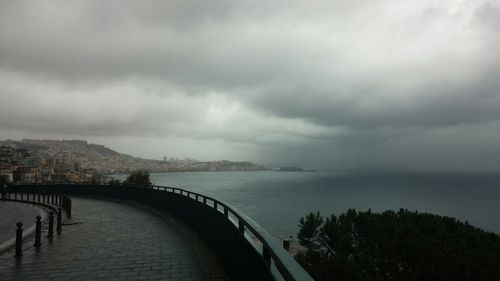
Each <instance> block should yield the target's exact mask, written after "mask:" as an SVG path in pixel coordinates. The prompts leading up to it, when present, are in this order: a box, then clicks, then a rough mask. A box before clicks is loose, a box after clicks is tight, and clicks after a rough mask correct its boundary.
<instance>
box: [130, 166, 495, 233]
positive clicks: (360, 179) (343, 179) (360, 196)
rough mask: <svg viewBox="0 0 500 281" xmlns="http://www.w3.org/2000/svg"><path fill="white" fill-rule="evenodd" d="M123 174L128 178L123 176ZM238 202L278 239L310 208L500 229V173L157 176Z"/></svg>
mask: <svg viewBox="0 0 500 281" xmlns="http://www.w3.org/2000/svg"><path fill="white" fill-rule="evenodd" d="M122 178H123V177H122ZM151 178H152V181H153V182H154V183H155V184H157V185H166V186H173V187H181V188H184V189H186V190H190V191H194V192H199V193H202V194H205V195H209V196H211V197H215V198H217V199H220V200H222V201H225V202H227V203H230V204H232V205H234V206H235V207H237V208H239V209H240V210H241V211H243V212H244V213H246V214H247V215H248V216H250V217H251V218H253V219H254V220H255V221H257V222H258V223H259V224H261V225H262V226H263V227H264V228H266V229H267V230H268V231H269V232H270V233H271V234H273V235H274V236H275V237H277V238H283V237H288V236H289V235H291V234H293V235H295V234H296V232H297V229H298V227H297V224H298V221H299V219H300V218H301V217H302V216H304V215H306V214H307V213H309V212H312V211H314V212H316V211H319V212H321V213H322V214H323V215H326V214H328V215H329V214H331V213H334V214H339V213H342V212H344V211H346V210H347V209H349V208H356V209H358V210H367V209H369V208H371V209H372V210H373V211H384V210H388V209H392V210H397V209H399V208H407V209H410V210H418V211H421V212H428V213H434V214H439V215H446V216H452V217H455V218H458V219H459V220H461V221H466V220H467V221H469V223H470V224H472V225H474V226H477V227H480V228H483V229H485V230H489V231H494V232H496V233H499V234H500V174H401V173H400V174H352V173H341V172H331V171H318V172H272V171H265V172H196V173H158V174H152V175H151Z"/></svg>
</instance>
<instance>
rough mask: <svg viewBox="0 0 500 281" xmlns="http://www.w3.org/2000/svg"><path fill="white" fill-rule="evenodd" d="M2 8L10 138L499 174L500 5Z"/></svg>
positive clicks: (5, 123) (2, 81) (2, 70)
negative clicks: (167, 145)
mask: <svg viewBox="0 0 500 281" xmlns="http://www.w3.org/2000/svg"><path fill="white" fill-rule="evenodd" d="M4 2H5V3H2V9H1V10H0V38H1V40H0V101H1V104H0V109H1V111H0V117H1V121H0V125H1V129H2V130H3V131H4V132H7V131H8V130H17V131H24V132H30V134H31V133H34V132H38V133H42V132H45V133H46V132H53V133H54V134H58V135H59V134H65V133H67V134H71V135H81V136H82V137H85V136H87V137H95V136H98V137H99V138H101V140H103V141H105V138H106V136H109V137H110V138H115V137H118V136H129V137H134V136H138V135H146V136H149V137H150V138H151V141H154V142H158V140H159V139H162V138H163V139H165V138H189V139H197V140H205V141H206V142H207V143H209V142H210V141H213V140H218V141H219V140H224V141H227V142H228V143H251V144H252V145H257V146H258V147H260V151H261V152H262V155H264V156H262V157H264V158H265V159H264V158H263V161H269V162H273V161H274V162H279V161H280V160H279V159H285V158H287V159H288V158H289V161H291V162H294V161H299V160H300V161H306V162H307V161H309V162H310V163H315V162H321V163H323V164H324V165H325V166H334V167H344V166H345V167H350V168H355V167H362V168H370V167H374V166H383V167H386V166H387V167H388V168H390V167H393V168H394V167H398V166H405V167H406V166H408V167H406V168H411V167H425V166H426V165H427V162H426V160H429V159H434V158H436V157H434V156H435V155H437V154H436V153H435V152H436V151H444V152H443V153H440V154H439V155H440V157H439V161H438V159H436V160H434V161H431V162H435V163H438V162H439V163H440V164H439V165H438V166H439V167H440V168H441V167H446V163H449V164H450V165H449V166H450V167H451V166H453V167H455V168H464V169H465V168H475V167H477V166H478V164H481V161H480V159H482V160H484V161H482V163H483V164H484V165H479V166H481V167H479V168H484V169H495V168H500V161H497V160H498V159H496V158H495V159H494V157H493V156H492V154H491V153H488V152H490V151H492V150H495V149H497V148H498V147H496V145H495V141H496V140H499V141H500V134H496V133H490V131H491V130H495V129H496V128H497V124H498V121H499V120H500V110H498V109H499V108H500V93H499V89H500V82H499V80H498V79H497V77H500V76H499V75H500V57H499V56H498V55H497V54H496V52H495V50H496V46H497V45H498V44H499V43H500V36H499V35H498V34H500V33H499V32H498V31H499V30H498V29H499V27H500V5H499V4H498V3H496V2H493V1H482V0H478V1H460V2H459V1H451V0H450V1H440V2H439V3H435V1H404V2H400V1H390V0H386V1H361V0H359V1H296V2H290V1H284V0H283V1H278V0H276V1H262V2H256V1H251V2H249V1H189V0H188V1H180V0H179V1H140V2H137V1H105V2H104V1H81V2H79V3H75V2H71V3H70V2H68V1H4ZM0 131H1V130H0ZM450 131H454V132H456V133H455V134H450V133H449V132H450ZM469 133H470V134H474V135H475V136H474V137H471V136H470V135H469ZM2 134H4V133H2ZM21 135H22V134H21ZM5 137H9V136H7V135H6V136H5ZM415 140H418V141H417V142H416V141H415ZM492 140H494V141H492ZM452 142H453V143H454V145H452V146H451V147H450V143H452ZM219 144H220V143H219ZM213 145H214V146H215V145H216V144H215V142H213ZM217 145H218V144H217ZM207 149H210V148H207ZM391 149H393V150H392V151H391ZM410 149H411V150H414V151H417V152H415V153H416V154H417V155H421V156H419V157H416V158H415V157H413V158H412V157H409V156H408V155H406V154H405V151H408V150H410ZM131 150H133V151H136V152H138V153H141V152H140V149H137V148H133V149H131ZM218 151H219V152H220V150H218ZM228 151H229V150H228ZM256 151H258V150H256V149H252V150H251V154H252V155H250V154H249V155H248V157H250V156H253V155H254V154H255V153H256ZM291 151H293V152H294V153H290V152H291ZM302 151H304V152H302ZM314 151H317V152H314ZM465 151H467V152H465ZM471 151H472V152H471ZM232 152H233V153H234V149H233V150H232ZM326 152H327V153H326ZM249 153H250V152H249ZM205 154H206V153H205ZM205 154H204V155H205ZM228 155H230V154H229V153H228ZM239 155H241V154H239ZM266 155H267V158H266ZM290 155H292V156H290ZM312 155H314V156H312ZM382 155H383V156H382ZM387 155H392V156H387ZM471 155H481V157H475V156H471ZM148 156H150V155H149V154H148ZM285 156H286V157H285ZM407 156H408V157H407ZM492 157H493V158H492ZM417 158H418V159H417ZM471 158H473V159H476V158H477V159H476V160H475V163H474V165H472V164H467V163H466V162H467V161H466V160H467V159H471ZM252 159H253V158H252ZM294 159H295V160H294ZM362 159H364V160H362ZM447 159H449V160H447ZM457 159H461V160H462V161H458V162H462V163H463V164H461V165H456V163H457ZM451 163H453V164H454V165H451Z"/></svg>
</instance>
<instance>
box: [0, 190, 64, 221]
mask: <svg viewBox="0 0 500 281" xmlns="http://www.w3.org/2000/svg"><path fill="white" fill-rule="evenodd" d="M0 196H1V197H0V199H2V200H4V201H18V202H24V203H31V204H37V205H42V206H44V207H46V208H49V209H51V210H52V211H54V212H57V211H58V209H59V208H62V209H63V210H64V212H65V213H66V216H67V217H68V218H71V199H70V198H69V197H68V196H66V195H64V194H59V193H48V192H41V191H30V192H27V191H17V190H16V191H11V190H10V189H9V190H7V191H3V192H2V193H1V195H0Z"/></svg>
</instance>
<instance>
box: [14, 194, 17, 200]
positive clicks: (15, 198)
mask: <svg viewBox="0 0 500 281" xmlns="http://www.w3.org/2000/svg"><path fill="white" fill-rule="evenodd" d="M14 200H17V192H16V193H14Z"/></svg>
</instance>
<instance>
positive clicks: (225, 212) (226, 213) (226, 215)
mask: <svg viewBox="0 0 500 281" xmlns="http://www.w3.org/2000/svg"><path fill="white" fill-rule="evenodd" d="M224 216H225V217H226V218H228V217H229V210H228V209H227V208H226V207H224Z"/></svg>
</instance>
